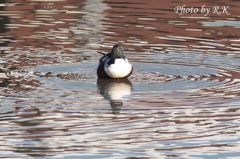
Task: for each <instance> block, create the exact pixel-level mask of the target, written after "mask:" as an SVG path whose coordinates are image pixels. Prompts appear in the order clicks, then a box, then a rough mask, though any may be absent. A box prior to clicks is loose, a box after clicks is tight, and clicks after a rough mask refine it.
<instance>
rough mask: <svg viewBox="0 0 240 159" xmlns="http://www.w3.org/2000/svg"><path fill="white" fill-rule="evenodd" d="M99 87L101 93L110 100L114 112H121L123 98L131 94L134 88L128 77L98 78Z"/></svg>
mask: <svg viewBox="0 0 240 159" xmlns="http://www.w3.org/2000/svg"><path fill="white" fill-rule="evenodd" d="M97 87H98V90H99V92H100V94H101V95H102V96H103V97H104V98H105V99H107V100H108V101H109V102H110V105H111V108H112V110H113V113H119V111H120V110H121V108H122V106H123V99H124V98H126V97H128V96H130V95H131V92H132V88H133V87H132V83H131V82H130V81H129V80H128V79H121V80H113V79H98V80H97Z"/></svg>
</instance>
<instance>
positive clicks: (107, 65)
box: [97, 44, 133, 79]
mask: <svg viewBox="0 0 240 159" xmlns="http://www.w3.org/2000/svg"><path fill="white" fill-rule="evenodd" d="M132 72H133V66H132V64H131V63H130V62H129V61H128V59H127V58H126V57H125V55H124V49H123V47H122V46H121V45H120V44H115V45H114V46H113V47H112V50H111V52H110V53H108V54H104V55H103V56H102V57H101V58H100V59H99V65H98V68H97V75H98V78H105V79H126V78H128V77H129V76H130V75H131V74H132Z"/></svg>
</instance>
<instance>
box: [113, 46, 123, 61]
mask: <svg viewBox="0 0 240 159" xmlns="http://www.w3.org/2000/svg"><path fill="white" fill-rule="evenodd" d="M111 54H112V57H113V58H114V59H116V58H124V50H123V47H122V46H121V45H119V44H116V45H114V46H113V48H112V51H111Z"/></svg>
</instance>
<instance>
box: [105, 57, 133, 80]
mask: <svg viewBox="0 0 240 159" xmlns="http://www.w3.org/2000/svg"><path fill="white" fill-rule="evenodd" d="M104 70H105V72H106V74H107V75H108V76H110V77H111V78H124V77H127V76H128V75H129V74H130V73H131V72H132V65H131V64H130V63H129V62H128V60H127V59H126V58H125V59H115V62H114V63H113V64H110V65H108V64H106V65H105V66H104Z"/></svg>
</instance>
